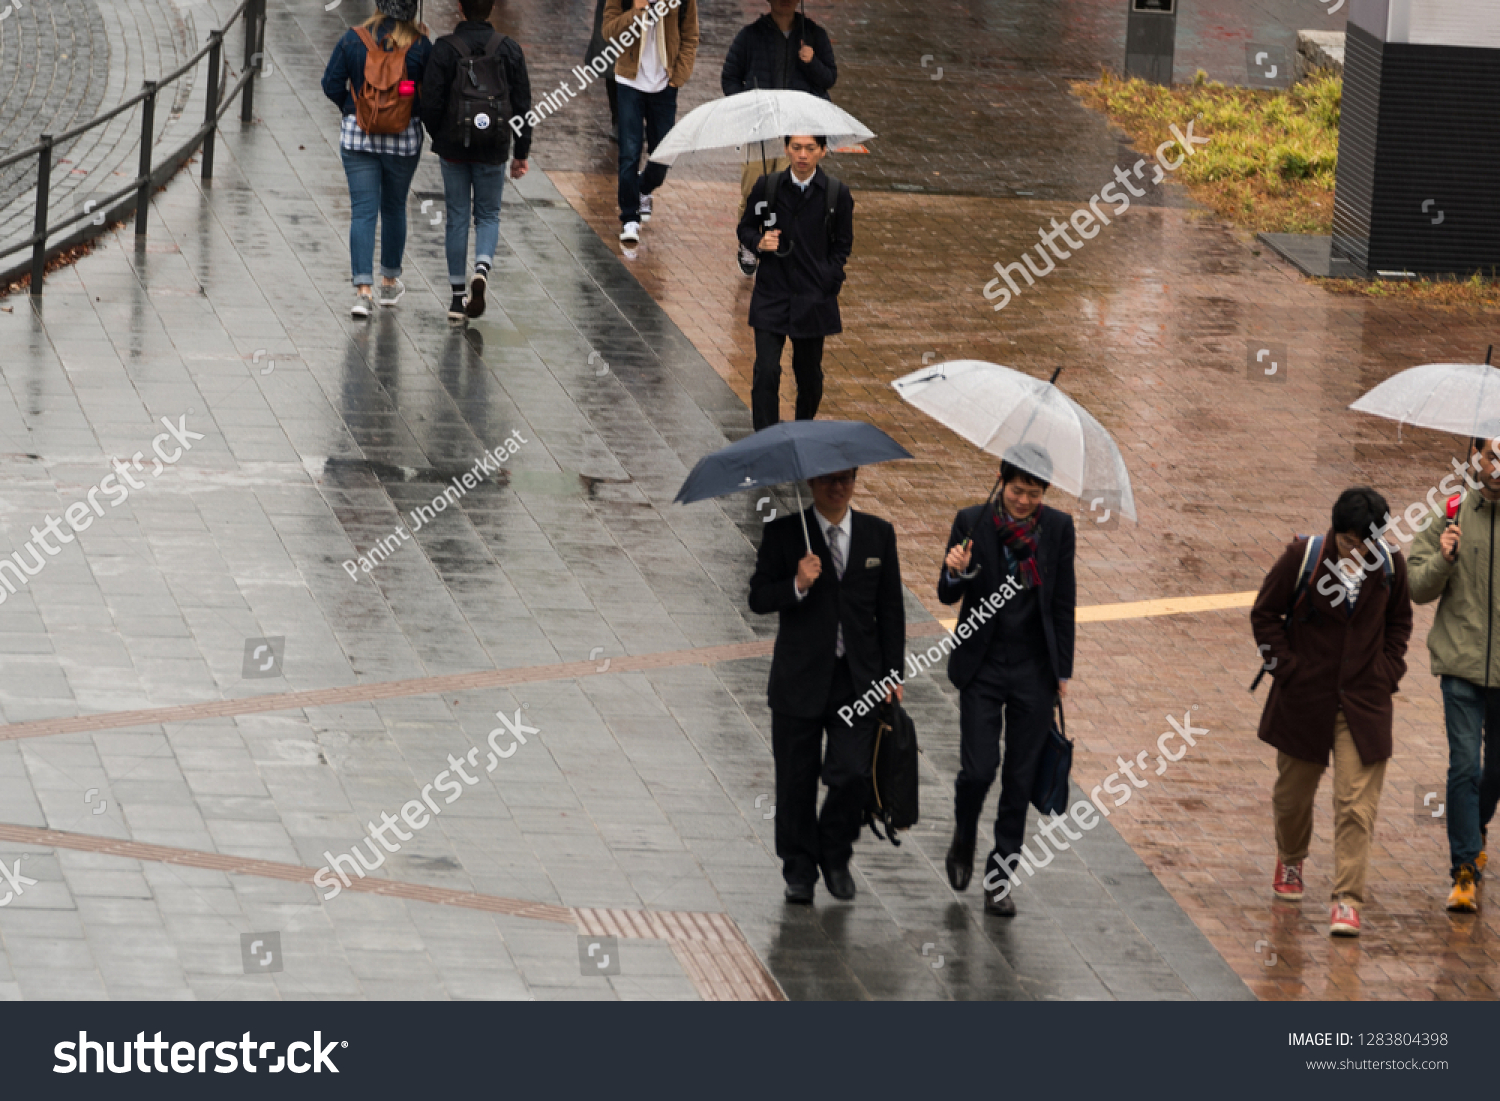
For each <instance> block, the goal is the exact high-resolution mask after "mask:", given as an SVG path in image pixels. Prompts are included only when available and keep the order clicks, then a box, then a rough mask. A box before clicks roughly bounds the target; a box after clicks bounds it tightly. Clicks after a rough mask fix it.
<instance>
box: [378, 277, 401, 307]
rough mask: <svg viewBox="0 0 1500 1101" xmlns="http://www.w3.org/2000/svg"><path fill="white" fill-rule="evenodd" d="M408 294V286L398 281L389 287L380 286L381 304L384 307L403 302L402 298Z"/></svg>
mask: <svg viewBox="0 0 1500 1101" xmlns="http://www.w3.org/2000/svg"><path fill="white" fill-rule="evenodd" d="M405 293H406V284H405V283H403V282H401V280H399V279H397V280H396V281H395V282H394V283H392V284H390V285H389V286H387V285H386V284H384V283H382V284H380V304H381V305H382V306H394V305H395V304H396V303H397V302H400V301H401V296H402V295H403V294H405Z"/></svg>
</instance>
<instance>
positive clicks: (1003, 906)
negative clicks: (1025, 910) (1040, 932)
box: [984, 891, 1016, 918]
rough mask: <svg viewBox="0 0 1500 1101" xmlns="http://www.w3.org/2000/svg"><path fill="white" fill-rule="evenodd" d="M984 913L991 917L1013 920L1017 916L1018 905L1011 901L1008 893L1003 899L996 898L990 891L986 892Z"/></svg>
mask: <svg viewBox="0 0 1500 1101" xmlns="http://www.w3.org/2000/svg"><path fill="white" fill-rule="evenodd" d="M984 912H985V913H987V914H989V915H990V917H1004V918H1012V917H1015V916H1016V904H1015V903H1014V902H1012V901H1011V897H1010V892H1008V891H1007V892H1006V894H1005V896H1004V897H1003V898H996V897H995V896H994V894H993V893H991V892H990V891H985V892H984Z"/></svg>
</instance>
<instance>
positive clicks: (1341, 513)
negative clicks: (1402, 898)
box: [1250, 486, 1412, 937]
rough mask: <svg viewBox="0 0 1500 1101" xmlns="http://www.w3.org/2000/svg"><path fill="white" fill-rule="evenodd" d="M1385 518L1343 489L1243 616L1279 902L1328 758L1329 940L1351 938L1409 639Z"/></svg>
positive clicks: (1356, 492)
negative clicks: (1266, 753)
mask: <svg viewBox="0 0 1500 1101" xmlns="http://www.w3.org/2000/svg"><path fill="white" fill-rule="evenodd" d="M1389 517H1390V510H1389V509H1388V508H1387V507H1386V503H1385V498H1384V497H1382V496H1381V495H1380V494H1378V493H1376V492H1375V491H1374V490H1373V489H1370V488H1368V487H1366V486H1357V487H1355V488H1353V489H1346V490H1344V492H1343V493H1341V494H1339V499H1338V500H1337V501H1336V502H1334V506H1333V524H1332V527H1331V529H1330V530H1329V532H1328V533H1327V534H1326V535H1320V536H1313V537H1312V538H1309V539H1301V538H1299V539H1296V540H1294V541H1293V542H1292V543H1290V544H1289V545H1288V546H1287V548H1286V550H1285V551H1283V552H1282V555H1281V558H1280V559H1279V560H1278V561H1277V563H1276V565H1274V566H1272V567H1271V572H1270V573H1268V574H1266V579H1265V581H1264V582H1262V584H1261V587H1260V593H1259V595H1257V596H1256V598H1255V606H1254V608H1252V609H1251V611H1250V623H1251V626H1252V627H1253V628H1254V631H1255V641H1256V642H1257V643H1258V644H1259V646H1260V652H1261V654H1262V655H1263V656H1264V663H1263V668H1264V669H1265V670H1266V671H1268V672H1269V673H1270V674H1271V677H1272V684H1271V694H1270V696H1269V697H1267V699H1266V706H1265V710H1264V711H1263V712H1262V713H1261V717H1260V740H1261V741H1263V742H1268V743H1269V744H1271V745H1273V746H1275V747H1276V784H1275V787H1274V788H1273V789H1272V793H1271V809H1272V813H1273V816H1274V821H1275V827H1276V872H1275V875H1274V876H1273V878H1272V881H1271V893H1272V896H1273V897H1274V898H1277V899H1280V900H1282V901H1284V902H1296V901H1298V900H1300V899H1301V898H1302V893H1303V879H1302V865H1303V862H1304V861H1305V860H1306V859H1307V853H1308V849H1309V847H1310V846H1311V844H1312V832H1313V801H1314V799H1315V798H1316V796H1317V793H1318V783H1319V781H1320V780H1321V779H1322V776H1323V773H1324V771H1325V770H1326V769H1327V768H1328V760H1329V757H1330V756H1332V758H1333V876H1332V883H1331V886H1332V891H1331V898H1332V908H1331V910H1330V912H1329V918H1328V929H1329V932H1330V933H1331V934H1332V935H1333V936H1346V937H1357V936H1359V928H1360V921H1359V911H1360V907H1362V906H1363V905H1364V902H1365V876H1366V873H1367V871H1368V869H1369V865H1370V839H1371V837H1372V835H1373V834H1374V832H1375V812H1376V810H1377V809H1378V808H1379V806H1380V789H1381V787H1382V785H1383V784H1384V782H1385V766H1386V762H1387V761H1388V760H1390V757H1391V744H1392V737H1391V727H1392V719H1393V717H1394V707H1393V705H1392V702H1391V697H1392V696H1393V695H1394V694H1395V692H1396V686H1397V685H1398V684H1400V682H1401V678H1402V676H1403V675H1405V673H1406V644H1407V642H1408V641H1409V640H1410V639H1411V627H1412V615H1411V596H1410V594H1409V592H1408V590H1407V572H1406V560H1405V559H1404V558H1402V556H1401V553H1400V552H1399V551H1394V550H1392V549H1391V548H1390V547H1388V546H1387V545H1386V544H1385V543H1384V542H1383V541H1382V540H1381V538H1380V536H1381V533H1382V532H1383V531H1384V530H1385V526H1386V523H1387V522H1388V520H1389ZM1367 541H1369V547H1371V548H1373V549H1371V550H1370V552H1369V553H1368V554H1367V553H1366V550H1365V549H1364V548H1365V545H1366V542H1367ZM1257 679H1258V678H1257Z"/></svg>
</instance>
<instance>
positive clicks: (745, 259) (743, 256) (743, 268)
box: [738, 245, 760, 275]
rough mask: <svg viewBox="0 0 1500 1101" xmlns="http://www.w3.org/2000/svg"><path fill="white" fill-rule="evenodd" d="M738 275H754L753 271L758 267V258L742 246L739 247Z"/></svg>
mask: <svg viewBox="0 0 1500 1101" xmlns="http://www.w3.org/2000/svg"><path fill="white" fill-rule="evenodd" d="M738 259H739V262H740V274H741V275H754V274H755V269H756V268H758V267H760V257H759V256H757V255H755V253H753V252H751V251H750V250H749V249H747V248H746V247H745V246H744V245H741V246H740V253H739V257H738Z"/></svg>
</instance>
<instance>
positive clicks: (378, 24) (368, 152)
mask: <svg viewBox="0 0 1500 1101" xmlns="http://www.w3.org/2000/svg"><path fill="white" fill-rule="evenodd" d="M375 7H376V9H377V10H376V12H375V14H374V15H372V16H370V18H368V19H366V20H365V21H364V22H363V23H361V24H360V25H359V26H357V27H351V28H350V29H349V30H347V31H345V32H344V35H343V37H342V38H340V39H339V41H338V45H337V46H335V47H334V48H333V56H332V57H330V58H329V59H328V68H327V69H325V70H324V71H323V94H324V95H326V96H327V97H328V98H329V99H331V100H333V102H334V103H336V104H338V106H339V110H341V111H342V112H343V113H344V121H343V123H342V125H341V126H340V129H339V154H340V155H341V156H342V157H343V160H344V174H345V175H346V176H348V178H349V202H350V205H351V207H352V211H351V217H350V222H349V260H350V266H351V267H352V268H353V272H354V289H355V296H354V305H353V306H352V307H350V310H349V312H350V314H351V315H352V316H354V317H360V318H363V317H369V316H370V305H371V300H372V292H373V289H374V283H375V273H374V266H375V219H376V216H377V215H378V216H379V218H380V275H381V281H380V299H379V301H380V304H381V305H382V306H394V305H395V304H396V303H397V302H399V301H400V300H401V296H402V295H403V294H405V293H406V287H405V285H404V284H402V282H401V256H402V254H403V253H404V252H405V251H406V194H407V192H408V191H409V190H410V188H411V179H412V176H413V175H415V174H416V171H417V162H418V161H419V160H420V159H421V157H422V123H421V120H420V119H419V118H418V115H417V112H416V110H415V107H416V104H417V85H418V84H419V83H420V81H421V79H422V70H423V69H424V68H425V67H426V65H427V57H428V55H429V54H430V53H431V52H432V43H431V42H429V41H428V40H427V28H426V27H425V26H424V25H422V24H421V23H418V22H416V16H417V0H375Z"/></svg>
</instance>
